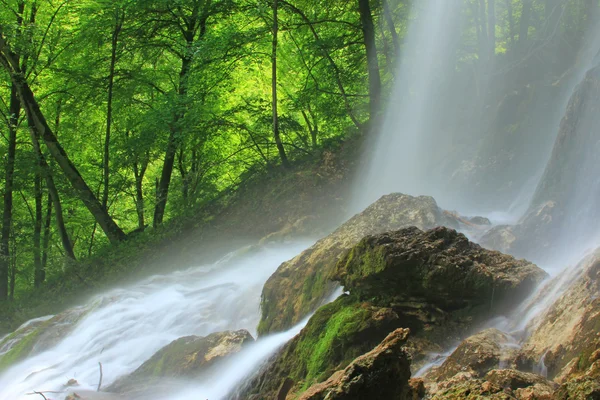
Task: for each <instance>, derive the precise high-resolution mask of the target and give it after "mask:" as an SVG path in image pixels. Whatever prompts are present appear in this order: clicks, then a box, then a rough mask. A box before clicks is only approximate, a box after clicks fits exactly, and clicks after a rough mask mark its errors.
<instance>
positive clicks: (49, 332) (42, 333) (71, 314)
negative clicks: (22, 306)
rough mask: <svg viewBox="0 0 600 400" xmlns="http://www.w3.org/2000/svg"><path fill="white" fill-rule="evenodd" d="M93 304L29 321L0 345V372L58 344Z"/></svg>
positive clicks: (0, 342) (5, 338)
mask: <svg viewBox="0 0 600 400" xmlns="http://www.w3.org/2000/svg"><path fill="white" fill-rule="evenodd" d="M96 306H97V304H93V305H92V306H91V307H75V308H71V309H69V310H66V311H64V312H62V313H60V314H57V315H54V316H48V317H43V318H38V319H35V320H31V321H29V322H27V323H25V324H23V325H22V326H21V327H19V328H18V329H17V330H16V331H15V332H13V333H11V334H10V335H7V336H6V337H4V338H3V339H2V341H0V372H2V371H3V370H5V369H7V368H8V367H10V366H11V365H13V364H15V363H17V362H19V361H21V360H23V359H25V358H27V357H30V356H33V355H35V354H39V353H41V352H43V351H45V350H47V349H49V348H51V347H52V346H54V345H56V344H57V343H59V342H60V341H61V340H62V339H64V337H65V336H67V335H68V334H69V332H71V330H72V329H73V328H74V327H75V325H76V324H77V322H79V321H81V320H82V319H83V318H84V317H85V316H86V315H87V314H88V313H89V312H90V311H91V310H92V309H93V308H94V307H96Z"/></svg>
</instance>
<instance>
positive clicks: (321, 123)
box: [0, 0, 599, 300]
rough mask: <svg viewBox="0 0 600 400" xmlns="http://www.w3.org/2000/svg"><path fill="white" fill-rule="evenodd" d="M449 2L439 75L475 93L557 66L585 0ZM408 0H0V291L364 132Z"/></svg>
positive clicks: (380, 102) (390, 68)
mask: <svg viewBox="0 0 600 400" xmlns="http://www.w3.org/2000/svg"><path fill="white" fill-rule="evenodd" d="M452 1H454V2H455V3H456V5H455V6H456V7H461V9H462V12H463V14H464V17H465V18H464V19H465V24H464V27H463V40H462V41H461V48H460V51H459V53H458V54H457V56H456V59H455V75H454V77H453V79H455V78H458V79H460V80H462V82H465V81H466V82H469V83H470V85H467V87H472V88H474V89H473V90H472V92H469V93H466V94H465V93H461V94H460V95H465V96H467V95H468V96H481V98H482V101H483V102H494V101H495V102H498V101H499V100H498V99H502V98H503V97H504V96H506V94H507V93H510V92H511V91H513V90H515V89H517V88H519V87H521V86H522V85H526V84H528V83H530V82H532V81H535V80H539V79H547V80H553V79H556V78H557V77H560V76H561V75H562V74H563V73H565V71H566V70H567V69H568V68H569V65H571V64H572V59H573V58H575V57H576V49H577V48H578V46H577V43H579V42H581V41H582V40H583V32H585V30H586V26H587V24H589V23H591V22H590V21H591V15H592V14H593V13H594V12H597V8H598V7H599V2H598V1H597V0H452ZM413 3H414V4H413ZM417 4H418V1H410V0H371V1H369V0H330V1H327V2H315V1H308V0H264V1H263V0H185V1H184V0H168V1H167V0H114V1H110V0H35V1H34V0H27V1H25V0H0V155H1V165H0V171H1V174H0V191H1V193H2V195H3V197H2V200H1V201H0V204H1V205H2V208H1V210H0V213H1V215H2V219H1V220H0V226H1V231H0V300H6V299H14V298H15V297H18V296H19V293H20V292H22V291H26V290H29V289H30V288H32V287H40V286H42V285H44V283H45V281H46V280H48V279H49V277H51V276H60V274H62V273H63V270H64V268H65V264H69V263H77V262H78V261H77V260H81V259H83V258H86V257H90V256H93V255H94V254H96V253H97V252H98V251H99V249H102V248H104V247H106V246H111V245H114V244H115V243H119V242H121V241H123V240H125V239H126V238H127V237H128V236H130V235H131V234H132V232H139V231H143V230H145V229H147V228H148V229H157V228H159V226H160V225H161V224H163V223H166V222H167V221H169V220H174V219H177V218H184V217H185V216H186V215H190V212H192V211H193V210H196V209H199V208H201V207H203V206H204V205H206V204H209V203H210V202H211V201H213V200H214V199H216V198H218V197H219V196H220V195H221V194H222V193H224V192H226V191H231V190H234V189H235V188H236V187H237V186H238V185H240V184H241V183H242V182H244V181H245V180H247V179H248V178H249V177H251V176H254V175H257V174H262V173H265V172H268V171H270V170H272V169H274V168H277V169H284V170H288V169H290V168H293V165H294V163H295V162H297V161H298V160H301V159H305V158H307V157H311V156H316V155H318V154H319V152H321V151H322V150H323V149H324V148H327V147H328V146H330V145H331V144H332V143H336V142H339V141H343V140H345V139H347V138H348V137H350V136H353V135H364V136H366V139H365V140H367V141H368V140H374V139H373V138H374V136H375V135H376V127H377V126H378V123H379V122H380V120H381V117H382V115H383V113H384V110H385V104H386V99H387V98H388V97H389V95H390V93H391V91H392V89H393V85H394V77H395V71H396V65H397V64H398V62H399V60H400V59H401V57H402V56H403V46H404V42H403V39H404V37H405V35H406V34H407V29H408V25H409V22H410V20H411V19H412V18H414V15H415V13H418V6H417ZM492 61H493V62H492ZM539 65H545V66H546V68H545V71H547V73H546V75H545V76H540V75H539V74H537V73H536V71H537V69H536V68H537V66H539ZM515 70H518V71H519V74H516V73H514V72H515ZM523 72H525V73H523ZM500 76H501V78H500ZM483 77H487V78H488V79H489V77H494V78H493V79H498V80H500V79H501V80H502V85H495V86H494V85H490V86H489V87H488V88H487V92H482V91H481V90H477V89H476V88H477V87H478V86H477V82H478V80H482V79H483ZM495 77H498V78H495ZM524 77H525V78H524ZM457 95H459V94H458V93H457Z"/></svg>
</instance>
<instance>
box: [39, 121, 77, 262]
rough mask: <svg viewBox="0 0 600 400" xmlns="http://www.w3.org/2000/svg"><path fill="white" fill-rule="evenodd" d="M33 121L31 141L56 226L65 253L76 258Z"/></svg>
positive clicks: (56, 191)
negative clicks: (50, 201) (48, 195)
mask: <svg viewBox="0 0 600 400" xmlns="http://www.w3.org/2000/svg"><path fill="white" fill-rule="evenodd" d="M33 126H34V125H33V123H30V125H29V127H30V128H29V132H30V135H31V143H32V144H33V150H34V151H35V154H36V158H37V161H38V167H39V168H40V171H41V173H42V175H43V176H44V179H45V180H46V186H47V187H48V193H49V194H50V197H51V198H52V204H53V205H54V214H55V215H56V227H57V229H58V233H59V235H60V239H61V242H62V245H63V249H64V250H65V254H66V256H67V257H68V258H70V259H73V260H75V259H76V258H75V253H74V251H73V245H72V243H71V240H70V239H69V233H68V231H67V228H66V226H65V220H64V217H63V212H62V205H61V203H60V196H59V194H58V190H57V189H56V185H55V184H54V178H53V177H52V171H51V170H50V166H49V165H48V163H47V162H46V158H45V157H44V154H42V150H41V148H40V142H39V139H38V134H37V132H36V130H35V128H33Z"/></svg>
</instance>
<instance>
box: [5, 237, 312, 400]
mask: <svg viewBox="0 0 600 400" xmlns="http://www.w3.org/2000/svg"><path fill="white" fill-rule="evenodd" d="M310 244H312V243H310V242H302V243H294V244H289V245H278V246H277V247H264V248H260V249H244V250H243V251H240V252H237V253H232V254H230V255H229V256H228V257H226V258H224V259H223V260H221V261H219V262H217V263H215V264H213V265H206V266H200V267H196V268H190V269H188V270H186V271H180V272H174V273H172V274H168V275H159V276H153V277H151V278H148V279H146V280H144V281H142V282H140V283H138V284H135V285H132V286H130V287H127V288H123V289H115V290H112V291H110V292H108V293H105V294H103V295H101V296H97V297H95V298H93V299H91V300H90V301H89V302H88V303H87V304H86V305H85V306H83V307H82V309H83V310H86V312H87V314H86V315H85V316H84V317H83V318H82V319H80V320H79V322H77V323H76V325H75V326H74V327H72V331H71V332H70V333H69V334H68V335H67V336H66V337H64V339H63V340H62V341H60V342H59V343H57V344H56V345H54V346H52V347H51V348H48V349H45V351H43V352H41V353H39V354H37V355H34V356H32V357H30V358H28V359H26V360H25V361H23V362H21V363H19V364H17V365H14V366H13V367H12V368H10V369H9V370H7V371H5V372H4V373H2V375H1V376H0V399H2V400H21V399H30V398H31V397H30V396H27V395H26V393H30V392H32V391H34V390H35V391H41V390H43V391H57V392H62V393H63V394H62V397H60V396H61V395H56V394H51V395H48V397H49V398H55V399H61V400H62V398H64V393H66V392H68V390H67V389H66V388H65V387H64V385H65V384H66V383H67V381H68V380H69V379H72V378H74V379H76V380H77V381H78V382H79V384H80V385H81V386H80V387H78V390H79V389H82V390H86V389H88V390H94V391H95V390H96V388H97V385H98V381H99V366H98V363H99V362H101V363H102V365H103V374H104V378H103V387H107V386H108V385H110V384H111V383H112V382H114V381H115V379H117V378H118V377H119V376H121V375H124V374H127V373H131V372H133V371H134V370H135V369H136V368H137V367H139V366H140V365H141V364H142V363H143V362H144V361H146V360H147V359H149V358H150V357H151V356H152V355H153V354H154V353H155V352H156V351H157V350H159V349H160V348H162V347H163V346H165V345H167V344H168V343H170V342H171V341H173V340H175V339H177V338H180V337H182V336H186V335H198V336H205V335H207V334H210V333H213V332H219V331H224V330H238V329H247V330H249V331H250V332H251V333H252V334H255V328H256V326H257V325H258V321H259V304H260V293H261V290H262V287H263V285H264V283H265V282H266V280H267V279H268V277H269V276H270V275H271V274H272V273H273V272H274V271H275V270H276V269H277V267H278V266H279V265H280V264H281V263H282V262H283V261H285V260H287V259H290V258H292V257H294V256H295V255H297V254H298V253H300V252H301V251H302V250H304V249H305V248H307V247H308V246H309V245H310ZM292 333H293V331H292V332H289V333H287V334H282V335H278V336H276V337H272V338H268V339H267V340H265V341H260V342H259V343H258V344H257V345H256V346H253V347H252V348H251V349H252V350H250V351H252V352H253V353H252V356H251V358H257V357H258V355H260V354H267V349H270V348H273V346H277V345H278V344H282V343H284V342H285V341H287V339H289V338H290V337H291V336H290V335H292V336H293V334H292ZM255 354H256V356H255ZM234 371H237V372H234ZM243 371H246V370H244V369H243V368H241V369H238V368H236V369H234V370H233V371H231V372H230V373H228V374H227V376H228V377H229V378H231V379H233V377H234V376H235V375H236V374H237V375H238V376H239V375H240V374H242V375H244V374H245V372H243ZM229 378H228V379H229ZM223 387H224V386H223ZM214 398H215V397H211V400H212V399H214Z"/></svg>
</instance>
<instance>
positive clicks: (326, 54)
mask: <svg viewBox="0 0 600 400" xmlns="http://www.w3.org/2000/svg"><path fill="white" fill-rule="evenodd" d="M279 3H281V4H283V5H285V6H286V7H288V8H289V9H290V10H292V11H293V12H294V13H296V14H298V15H299V16H300V18H302V20H303V21H304V22H305V23H306V25H307V26H308V28H309V29H310V31H311V33H312V35H313V37H314V39H315V43H316V44H317V45H318V46H319V49H320V50H321V53H322V54H323V57H325V59H326V60H327V62H328V63H329V65H330V66H331V69H332V70H333V72H334V76H335V82H336V84H337V87H338V90H339V91H340V94H341V95H342V99H344V107H345V108H346V112H347V113H348V116H349V117H350V119H351V120H352V122H353V123H354V125H355V126H356V127H357V128H358V129H360V128H361V127H362V124H361V123H360V121H359V120H358V118H357V117H356V115H354V111H353V110H352V105H351V104H350V99H349V98H348V94H347V93H346V89H345V88H344V84H343V82H342V73H341V71H340V69H339V67H338V66H337V64H336V63H335V61H334V60H333V58H331V55H330V54H329V52H328V51H327V49H325V47H323V45H322V44H321V38H320V37H319V34H318V33H317V31H316V29H315V27H314V26H313V24H312V22H311V21H310V19H308V17H307V16H306V14H304V13H303V12H302V10H300V9H299V8H298V7H296V6H294V5H293V4H290V3H288V2H287V1H285V0H279Z"/></svg>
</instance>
